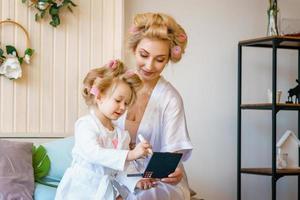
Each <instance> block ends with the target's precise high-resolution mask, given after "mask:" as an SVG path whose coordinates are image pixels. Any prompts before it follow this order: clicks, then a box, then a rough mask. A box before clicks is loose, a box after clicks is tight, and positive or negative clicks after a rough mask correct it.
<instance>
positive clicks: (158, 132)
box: [117, 77, 193, 200]
mask: <svg viewBox="0 0 300 200" xmlns="http://www.w3.org/2000/svg"><path fill="white" fill-rule="evenodd" d="M126 114H127V113H125V114H124V115H123V116H122V117H121V118H119V120H118V121H117V125H118V127H120V128H121V129H125V121H126ZM137 134H141V135H143V136H144V138H145V139H146V140H147V141H149V142H150V144H151V145H152V147H153V151H154V152H175V151H180V152H183V158H182V161H186V160H187V159H188V158H189V157H190V155H191V152H192V148H193V147H192V143H191V141H190V138H189V135H188V131H187V125H186V118H185V113H184V107H183V102H182V98H181V96H180V94H179V93H178V92H177V90H176V89H175V88H174V87H173V86H172V85H171V84H170V83H169V82H168V81H166V80H165V79H164V78H163V77H161V78H160V79H159V81H158V82H157V84H156V86H155V88H154V89H153V92H152V94H151V97H150V99H149V101H148V104H147V107H146V109H145V112H144V115H143V118H142V120H141V122H140V126H139V128H138V131H137ZM138 142H140V141H138V139H137V141H136V143H138ZM147 161H148V160H145V163H144V166H146V164H147ZM130 199H141V200H154V199H158V200H187V199H190V192H189V187H188V183H187V178H186V175H184V177H183V179H182V181H181V182H180V183H178V184H177V185H170V184H166V183H163V182H159V184H158V186H157V187H156V188H152V189H150V190H143V191H140V192H138V193H137V194H135V195H134V194H132V195H131V198H130Z"/></svg>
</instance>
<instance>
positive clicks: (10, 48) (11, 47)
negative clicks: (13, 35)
mask: <svg viewBox="0 0 300 200" xmlns="http://www.w3.org/2000/svg"><path fill="white" fill-rule="evenodd" d="M14 51H15V52H16V56H17V57H18V52H17V49H16V48H15V47H14V46H11V45H7V46H6V53H7V54H13V52H14Z"/></svg>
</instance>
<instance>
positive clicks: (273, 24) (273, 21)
mask: <svg viewBox="0 0 300 200" xmlns="http://www.w3.org/2000/svg"><path fill="white" fill-rule="evenodd" d="M278 11H279V10H278V8H277V1H276V0H270V8H269V9H268V31H267V36H273V35H278V26H277V14H278Z"/></svg>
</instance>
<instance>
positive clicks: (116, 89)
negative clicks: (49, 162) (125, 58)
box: [55, 61, 152, 200]
mask: <svg viewBox="0 0 300 200" xmlns="http://www.w3.org/2000/svg"><path fill="white" fill-rule="evenodd" d="M83 84H84V88H83V92H82V95H83V98H84V99H85V102H86V104H87V105H88V106H89V108H90V113H89V114H88V115H86V116H84V117H81V118H79V119H78V120H77V122H76V124H75V145H74V148H73V150H72V156H73V162H72V165H71V167H69V168H68V169H67V170H66V172H65V174H64V176H63V178H62V180H61V182H60V184H59V186H58V189H57V193H56V198H55V199H56V200H68V199H70V200H76V199H91V200H92V199H97V200H115V199H116V198H117V196H118V195H119V194H120V196H122V198H123V199H126V196H127V193H126V192H134V189H135V188H136V187H137V188H139V189H143V188H148V187H146V186H145V185H147V184H152V183H151V181H150V180H142V181H139V180H140V178H126V175H125V173H120V171H124V170H126V168H127V166H128V164H129V163H128V161H132V160H135V159H137V158H140V157H143V156H146V155H147V154H148V150H149V148H151V146H150V145H149V143H147V142H143V143H140V144H139V145H137V146H136V147H135V148H134V149H133V150H128V149H129V143H130V137H129V134H128V133H127V132H125V131H121V130H120V129H119V128H117V127H115V126H114V125H113V123H112V120H116V119H118V118H119V117H120V116H121V115H122V114H123V113H124V112H125V110H126V108H127V106H129V105H131V104H132V103H133V102H134V101H135V98H136V90H137V89H138V88H139V87H140V86H141V80H140V79H139V77H138V76H137V75H136V74H135V73H133V72H128V71H127V72H126V70H125V69H124V66H123V64H122V63H121V62H120V61H112V62H111V63H109V64H108V66H104V67H101V68H97V69H92V70H91V71H90V72H89V73H88V74H87V76H86V77H85V79H84V81H83ZM123 185H126V186H127V188H124V187H125V186H123ZM119 198H121V197H119Z"/></svg>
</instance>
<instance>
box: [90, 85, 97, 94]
mask: <svg viewBox="0 0 300 200" xmlns="http://www.w3.org/2000/svg"><path fill="white" fill-rule="evenodd" d="M90 93H91V94H93V95H94V96H95V97H98V95H99V89H98V88H97V87H96V86H93V87H92V88H91V90H90Z"/></svg>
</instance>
